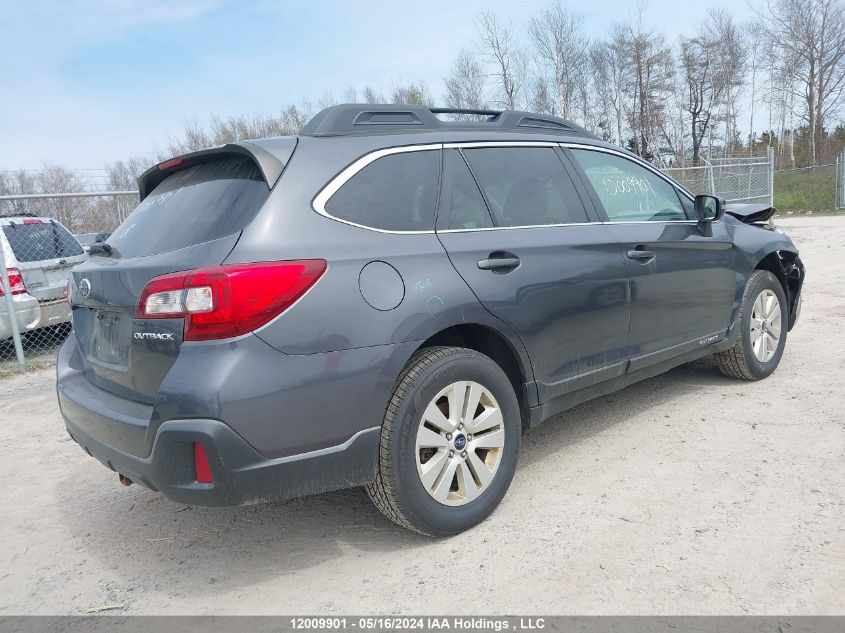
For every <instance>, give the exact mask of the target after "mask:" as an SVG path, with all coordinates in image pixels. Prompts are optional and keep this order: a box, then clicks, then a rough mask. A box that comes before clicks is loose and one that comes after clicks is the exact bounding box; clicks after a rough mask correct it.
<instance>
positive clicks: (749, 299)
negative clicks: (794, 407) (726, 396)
mask: <svg viewBox="0 0 845 633" xmlns="http://www.w3.org/2000/svg"><path fill="white" fill-rule="evenodd" d="M788 310H789V309H788V305H787V301H786V295H785V294H784V292H783V287H782V286H781V285H780V282H779V281H778V279H777V277H775V276H774V275H773V274H772V273H770V272H769V271H767V270H755V271H754V273H753V274H752V275H751V277H749V278H748V283H747V284H746V285H745V292H744V293H743V295H742V305H741V306H740V311H739V323H738V324H737V327H739V338H738V339H737V342H736V344H735V345H734V346H733V347H732V348H731V349H729V350H726V351H724V352H719V353H717V354H714V355H713V356H714V358H715V359H716V364H717V365H718V367H719V369H720V370H721V372H722V373H723V374H725V375H726V376H731V377H733V378H740V379H743V380H760V379H761V378H765V377H766V376H769V375H770V374H771V373H772V372H773V371H774V370H775V369H776V368H777V366H778V364H779V363H780V359H781V357H782V356H783V350H784V347H785V346H786V330H787V323H788V322H789V311H788Z"/></svg>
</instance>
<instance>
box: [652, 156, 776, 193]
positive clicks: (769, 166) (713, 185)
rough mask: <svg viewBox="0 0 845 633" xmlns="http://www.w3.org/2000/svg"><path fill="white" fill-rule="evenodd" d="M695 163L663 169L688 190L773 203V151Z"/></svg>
mask: <svg viewBox="0 0 845 633" xmlns="http://www.w3.org/2000/svg"><path fill="white" fill-rule="evenodd" d="M703 162H704V164H703V165H700V166H697V167H680V168H668V169H665V170H664V171H665V172H666V173H667V174H668V175H669V176H671V177H672V178H674V179H675V180H677V181H678V182H679V183H681V184H682V185H683V186H684V187H685V188H686V189H687V190H688V191H689V192H690V193H693V194H696V195H697V194H709V195H718V196H719V197H721V198H724V199H725V200H727V201H728V202H757V203H767V204H771V203H772V190H773V183H772V178H773V169H774V153H773V152H772V150H771V149H769V150H768V151H767V152H766V154H765V155H764V156H748V157H735V158H713V159H711V160H703Z"/></svg>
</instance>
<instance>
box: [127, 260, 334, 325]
mask: <svg viewBox="0 0 845 633" xmlns="http://www.w3.org/2000/svg"><path fill="white" fill-rule="evenodd" d="M325 270H326V262H325V260H322V259H304V260H297V261H285V262H261V263H256V264H231V265H226V266H213V267H210V268H198V269H196V270H191V271H186V272H180V273H171V274H168V275H162V276H160V277H155V278H153V279H151V280H150V281H149V283H147V285H146V287H145V288H144V291H143V292H142V293H141V298H140V300H139V302H138V309H137V312H136V316H137V318H139V319H173V318H184V319H185V333H184V340H186V341H206V340H212V339H221V338H230V337H232V336H240V335H241V334H246V333H247V332H252V331H253V330H255V329H258V328H259V327H261V326H262V325H264V324H266V323H268V322H269V321H270V320H272V319H273V318H275V317H276V316H278V315H280V314H281V313H282V312H284V311H285V310H287V309H288V308H289V307H290V306H291V305H293V304H294V302H295V301H296V300H297V299H299V298H300V297H301V296H302V295H303V294H305V292H306V291H307V290H308V289H309V288H310V287H311V286H313V285H314V284H315V283H316V282H317V280H318V279H319V278H320V277H321V276H322V274H323V273H324V272H325Z"/></svg>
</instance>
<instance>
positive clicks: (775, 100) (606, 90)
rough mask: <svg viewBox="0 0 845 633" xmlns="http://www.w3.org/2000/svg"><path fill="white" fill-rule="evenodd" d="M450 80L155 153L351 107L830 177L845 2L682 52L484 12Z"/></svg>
mask: <svg viewBox="0 0 845 633" xmlns="http://www.w3.org/2000/svg"><path fill="white" fill-rule="evenodd" d="M444 70H445V75H444V77H443V83H442V86H440V87H439V89H435V88H432V87H430V86H429V85H427V84H426V83H424V82H421V81H407V82H404V83H401V84H399V85H396V86H394V88H393V89H392V90H390V91H388V92H386V93H385V92H380V91H378V90H376V89H374V88H372V87H371V86H364V87H363V88H362V89H358V88H356V87H351V88H348V89H347V90H346V91H344V92H343V93H342V94H341V95H340V96H339V97H337V98H336V97H335V96H333V95H332V94H328V93H327V94H326V95H325V96H324V97H323V98H322V99H320V100H319V101H317V102H316V103H312V102H308V101H302V102H300V103H298V104H292V105H288V106H287V107H284V108H283V109H282V110H281V111H280V112H278V113H277V114H256V115H250V116H247V115H238V116H230V117H220V116H212V117H211V118H210V120H209V121H208V122H199V121H196V120H194V121H189V122H188V123H186V125H185V126H184V129H183V131H182V132H181V133H180V134H179V135H178V136H176V137H173V138H170V139H168V140H167V141H166V142H165V143H164V145H163V147H162V148H160V149H159V150H158V152H157V154H158V159H159V160H163V159H166V158H168V157H171V156H173V155H177V154H181V153H184V152H187V151H193V150H196V149H201V148H203V147H208V146H211V145H217V144H221V143H227V142H232V141H236V140H240V139H246V138H258V137H264V136H276V135H286V134H296V133H298V132H299V131H300V130H301V129H302V127H303V126H304V125H305V123H306V122H307V121H308V120H309V119H310V117H311V116H312V115H313V114H314V113H316V112H317V111H318V110H319V109H321V108H323V107H326V106H328V105H333V104H335V103H344V102H346V103H348V102H359V103H361V102H363V103H397V104H419V105H425V106H434V105H445V106H447V107H452V108H464V109H523V110H530V111H533V112H539V113H544V114H551V115H556V116H561V117H564V118H566V119H570V120H573V121H574V122H576V123H578V124H580V125H583V126H584V127H586V128H587V129H589V130H591V131H593V132H594V133H595V134H597V135H598V136H600V137H601V138H603V139H604V140H606V141H609V142H611V143H615V144H618V145H620V146H623V147H626V148H628V149H630V150H631V151H633V152H636V153H637V154H639V155H640V156H642V157H644V158H645V159H647V160H650V161H652V162H654V163H655V164H657V165H659V166H663V167H684V166H691V165H699V164H701V163H702V162H703V161H704V160H710V159H715V158H723V157H731V156H736V155H748V154H760V153H763V152H764V151H765V150H766V148H769V147H772V148H774V150H775V154H776V164H777V166H778V168H787V169H788V168H798V167H805V166H814V165H819V164H829V163H831V162H833V161H834V160H835V156H837V155H838V154H839V153H840V152H841V151H842V150H843V147H845V122H843V115H845V94H843V93H845V0H767V1H766V2H765V3H764V4H761V5H759V6H758V7H757V8H756V9H754V11H753V18H752V19H751V20H750V21H748V22H740V21H738V20H737V19H736V18H735V17H734V16H733V15H732V14H731V13H730V12H729V11H727V10H725V9H722V8H712V9H710V10H709V11H708V12H707V15H706V19H704V20H702V21H701V22H699V23H698V24H697V27H696V29H695V30H694V31H690V32H689V33H686V34H683V35H681V36H679V37H678V38H677V39H676V40H671V39H670V38H669V37H667V35H666V34H665V33H664V32H663V31H662V30H661V29H660V28H658V27H657V26H654V25H652V24H650V23H649V21H648V19H647V16H646V14H645V11H644V10H643V9H642V7H641V8H640V9H639V10H638V11H637V12H636V14H635V15H633V16H632V17H631V18H630V19H628V20H625V21H620V22H616V23H613V24H611V25H610V26H609V28H608V29H607V31H606V32H605V34H604V35H603V36H602V37H599V38H591V37H589V36H588V35H587V29H586V25H585V18H584V16H583V14H581V13H580V12H578V11H576V10H574V9H572V8H570V7H569V6H567V5H566V4H563V3H562V2H560V1H557V2H553V3H551V4H549V5H548V6H547V7H546V8H544V9H542V10H540V11H539V12H538V13H537V14H536V15H533V16H530V18H529V19H528V20H527V21H526V22H524V23H523V24H519V25H515V24H513V23H511V22H508V21H506V20H504V19H502V18H501V17H500V16H498V15H497V14H496V13H495V12H493V11H486V12H483V13H481V14H479V15H478V16H477V18H476V23H475V37H474V41H473V44H472V46H471V47H470V48H466V49H464V50H461V51H460V52H459V53H458V54H457V55H456V57H455V59H454V60H453V61H452V63H451V65H450V67H449V68H448V69H444ZM435 93H438V94H439V95H440V96H439V98H436V97H435V96H434V95H435ZM455 118H465V119H478V118H480V117H479V116H477V115H455ZM151 162H152V161H151V160H144V159H140V158H133V159H129V160H126V161H119V162H117V163H114V164H111V165H108V166H107V167H106V170H107V175H108V180H109V184H110V186H112V187H113V188H114V189H133V188H134V187H135V184H134V180H135V179H136V178H137V176H138V175H139V174H140V173H141V172H142V171H143V170H144V169H145V168H146V167H148V166H149V164H151ZM84 188H85V183H84V181H83V180H82V179H80V178H79V177H78V176H77V175H76V174H75V173H74V172H73V171H71V170H67V169H64V168H62V167H59V166H56V165H46V166H45V168H44V169H43V170H42V171H40V172H38V173H37V174H35V175H31V174H29V173H27V172H0V194H2V193H29V192H35V191H41V192H54V191H58V190H61V191H81V190H84ZM126 203H131V201H125V202H121V204H126ZM2 204H3V205H4V206H0V212H9V211H20V210H28V211H30V212H33V211H34V212H40V211H42V210H47V209H49V210H50V212H51V214H52V215H53V216H54V217H58V218H59V219H61V220H62V221H63V222H65V221H66V220H67V223H68V225H69V226H71V227H72V228H73V229H78V228H88V227H93V228H92V229H91V230H94V229H96V228H99V227H101V226H104V225H105V224H104V222H106V219H107V218H111V219H112V221H114V220H115V219H120V217H122V216H123V215H124V214H125V213H124V210H123V209H122V208H119V207H116V203H115V202H114V200H113V199H69V200H49V201H15V202H9V201H4V202H3V203H2ZM129 206H130V207H131V204H130V205H129ZM115 211H116V213H115ZM62 216H65V217H62ZM115 216H116V217H115ZM112 223H113V222H112Z"/></svg>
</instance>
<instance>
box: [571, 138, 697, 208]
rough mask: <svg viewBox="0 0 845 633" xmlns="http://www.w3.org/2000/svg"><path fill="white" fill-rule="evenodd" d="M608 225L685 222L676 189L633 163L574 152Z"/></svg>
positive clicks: (596, 153) (600, 153) (613, 156)
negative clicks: (600, 205) (605, 214)
mask: <svg viewBox="0 0 845 633" xmlns="http://www.w3.org/2000/svg"><path fill="white" fill-rule="evenodd" d="M572 154H573V155H574V156H575V160H576V161H578V164H579V165H580V166H581V168H582V169H583V170H584V171H585V172H586V174H587V178H588V179H589V181H590V183H591V184H592V185H593V189H595V192H596V195H597V196H598V198H599V200H601V203H602V204H603V205H604V210H605V211H606V212H607V217H608V219H609V220H610V221H611V222H642V221H655V222H661V221H666V220H686V219H687V215H686V213H685V212H684V208H683V207H682V206H681V201H680V200H679V199H678V194H677V192H676V191H675V188H674V187H673V186H672V185H670V184H669V183H668V182H667V181H665V180H663V179H662V178H660V177H659V176H657V175H656V174H654V173H652V172H651V171H649V170H648V169H646V168H645V167H643V166H642V165H638V164H637V163H635V162H634V161H632V160H629V159H627V158H623V157H622V156H616V155H614V154H608V153H606V152H596V151H591V150H581V149H574V150H572Z"/></svg>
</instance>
